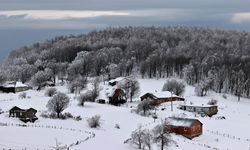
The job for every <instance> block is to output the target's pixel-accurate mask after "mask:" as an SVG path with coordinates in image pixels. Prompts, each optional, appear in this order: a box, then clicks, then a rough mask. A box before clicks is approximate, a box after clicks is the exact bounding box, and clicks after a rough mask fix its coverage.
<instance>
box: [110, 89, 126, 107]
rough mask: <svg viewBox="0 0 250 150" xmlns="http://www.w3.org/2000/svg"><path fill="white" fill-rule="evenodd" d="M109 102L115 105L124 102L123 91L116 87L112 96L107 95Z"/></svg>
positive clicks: (124, 95)
mask: <svg viewBox="0 0 250 150" xmlns="http://www.w3.org/2000/svg"><path fill="white" fill-rule="evenodd" d="M109 103H110V104H112V105H116V106H117V105H120V104H124V103H126V94H125V92H124V91H123V90H122V89H116V90H115V91H114V92H113V94H112V96H110V97H109Z"/></svg>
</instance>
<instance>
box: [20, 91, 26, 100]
mask: <svg viewBox="0 0 250 150" xmlns="http://www.w3.org/2000/svg"><path fill="white" fill-rule="evenodd" d="M18 97H19V98H20V99H24V98H27V93H26V92H24V93H21V94H19V96H18Z"/></svg>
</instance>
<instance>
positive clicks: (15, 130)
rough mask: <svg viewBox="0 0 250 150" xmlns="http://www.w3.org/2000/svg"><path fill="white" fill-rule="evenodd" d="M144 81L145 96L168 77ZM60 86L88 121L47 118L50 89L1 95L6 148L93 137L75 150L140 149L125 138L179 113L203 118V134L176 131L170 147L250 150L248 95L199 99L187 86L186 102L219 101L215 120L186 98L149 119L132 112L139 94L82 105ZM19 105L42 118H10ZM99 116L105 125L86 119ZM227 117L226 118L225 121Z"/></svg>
mask: <svg viewBox="0 0 250 150" xmlns="http://www.w3.org/2000/svg"><path fill="white" fill-rule="evenodd" d="M138 81H139V83H140V87H141V90H140V93H141V94H144V93H147V92H148V91H152V92H154V91H155V90H156V91H161V89H162V86H163V84H164V83H165V81H166V79H138ZM88 87H89V86H88ZM56 88H57V90H58V91H61V92H64V93H67V94H68V96H69V97H70V104H69V107H68V108H67V109H66V110H64V112H70V113H71V114H73V115H74V116H77V115H80V116H81V117H82V120H81V121H75V120H73V119H67V120H59V119H45V118H42V117H41V116H40V114H41V112H42V111H46V110H47V108H46V104H47V102H48V100H49V99H50V98H49V97H46V96H45V95H44V93H45V90H46V89H44V90H41V91H34V90H29V91H26V93H27V97H28V98H26V99H19V94H20V93H17V94H13V93H9V94H7V93H0V109H2V111H4V113H2V114H0V135H1V136H0V149H3V148H4V149H25V148H26V149H27V150H30V149H32V150H33V149H34V150H36V149H52V147H53V146H55V145H56V142H55V141H56V140H55V139H57V140H58V141H59V142H60V143H62V144H61V145H67V146H69V145H71V144H73V143H77V141H78V142H79V141H84V140H85V139H87V140H86V141H85V142H81V143H80V144H78V145H73V146H71V147H70V149H72V150H83V149H86V150H100V149H103V150H136V149H137V147H136V146H135V145H131V144H124V141H125V140H127V139H128V138H130V135H131V132H132V131H134V130H135V129H137V127H138V126H139V125H142V127H143V128H145V129H146V128H148V129H152V128H153V127H155V126H156V125H157V124H159V123H161V122H162V120H164V119H165V118H167V117H173V116H175V117H186V118H194V119H198V120H200V121H201V122H202V123H203V134H202V135H201V136H199V137H197V138H194V139H193V140H189V139H186V138H185V137H182V136H180V135H176V134H172V139H173V140H174V141H175V143H172V144H171V145H170V147H169V148H168V149H169V150H209V149H210V150H211V149H217V150H238V149H239V150H249V149H250V133H249V127H250V100H249V99H246V98H241V101H240V102H238V101H237V97H235V96H232V95H228V94H226V96H227V99H225V98H223V97H222V94H218V93H214V92H209V93H208V95H207V96H205V97H197V96H195V93H194V87H191V86H187V87H186V92H185V94H184V98H185V99H186V102H185V103H187V104H188V103H190V102H192V103H193V105H201V104H207V102H208V101H209V100H211V99H216V100H218V110H219V112H218V114H217V115H214V116H213V117H211V118H209V117H201V116H200V115H198V114H195V113H192V112H186V111H183V110H180V109H177V107H178V105H179V104H183V103H184V102H173V103H174V110H173V111H171V105H170V103H164V104H162V105H161V106H159V107H158V108H157V111H156V113H157V115H158V119H156V122H154V119H153V118H152V117H151V116H149V117H145V116H140V115H138V114H135V113H132V112H131V110H132V109H134V108H135V107H136V106H137V104H138V103H139V95H138V96H137V97H136V98H134V102H133V103H130V102H129V103H126V104H124V105H123V106H120V107H116V106H111V105H108V104H97V103H90V102H86V103H85V106H84V107H81V106H79V105H78V101H77V99H76V98H75V94H70V93H69V91H68V90H67V87H66V86H57V87H56ZM101 89H102V90H101V93H100V95H102V96H103V97H105V96H106V93H105V92H107V91H109V90H110V91H112V90H111V89H112V88H111V87H110V86H108V84H107V83H106V84H105V85H104V84H103V82H102V83H101ZM86 90H87V89H86ZM82 92H84V91H82ZM13 106H18V107H20V108H22V109H27V108H31V107H32V108H34V109H36V110H38V112H37V114H36V115H37V117H38V118H39V119H38V120H37V121H36V122H35V123H27V124H26V125H27V127H20V126H19V124H23V123H22V122H21V121H20V120H19V119H17V118H9V116H8V110H9V109H11V108H12V107H13ZM162 108H165V109H164V110H163V109H162ZM153 112H154V110H153ZM96 114H99V115H100V116H101V127H100V128H97V129H92V128H90V127H88V124H87V121H86V120H87V119H88V118H89V117H92V116H94V115H96ZM222 116H224V117H225V118H226V119H223V120H222V119H219V118H220V117H222ZM6 124H7V126H5V125H6ZM115 124H119V126H120V129H117V128H115ZM157 149H159V147H157V145H153V150H157Z"/></svg>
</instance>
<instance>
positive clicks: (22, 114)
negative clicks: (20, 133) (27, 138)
mask: <svg viewBox="0 0 250 150" xmlns="http://www.w3.org/2000/svg"><path fill="white" fill-rule="evenodd" d="M36 113H37V110H35V109H34V108H29V109H21V108H19V107H17V106H15V107H13V108H11V109H10V110H9V117H16V118H19V119H20V120H21V121H23V122H25V123H26V122H28V121H30V122H35V121H36V120H37V119H38V118H37V117H36Z"/></svg>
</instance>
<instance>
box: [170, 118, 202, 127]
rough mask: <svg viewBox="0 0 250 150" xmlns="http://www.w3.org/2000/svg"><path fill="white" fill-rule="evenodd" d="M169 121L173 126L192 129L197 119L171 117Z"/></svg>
mask: <svg viewBox="0 0 250 150" xmlns="http://www.w3.org/2000/svg"><path fill="white" fill-rule="evenodd" d="M167 121H168V122H169V124H170V125H172V126H178V127H179V126H181V127H191V126H192V124H193V123H194V122H195V121H198V120H197V119H190V118H177V117H169V118H167Z"/></svg>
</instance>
